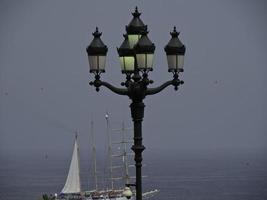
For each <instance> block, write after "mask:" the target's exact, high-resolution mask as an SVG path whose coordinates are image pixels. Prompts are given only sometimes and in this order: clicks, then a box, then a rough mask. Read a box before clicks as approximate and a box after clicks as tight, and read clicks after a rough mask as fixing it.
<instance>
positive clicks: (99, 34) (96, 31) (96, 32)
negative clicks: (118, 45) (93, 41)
mask: <svg viewBox="0 0 267 200" xmlns="http://www.w3.org/2000/svg"><path fill="white" fill-rule="evenodd" d="M92 34H93V36H94V37H100V36H101V35H102V33H100V32H99V31H98V27H96V28H95V32H93V33H92Z"/></svg>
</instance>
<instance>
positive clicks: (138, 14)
mask: <svg viewBox="0 0 267 200" xmlns="http://www.w3.org/2000/svg"><path fill="white" fill-rule="evenodd" d="M141 14H142V13H140V12H139V11H138V7H137V6H135V10H134V12H133V13H132V15H133V16H134V17H140V15H141Z"/></svg>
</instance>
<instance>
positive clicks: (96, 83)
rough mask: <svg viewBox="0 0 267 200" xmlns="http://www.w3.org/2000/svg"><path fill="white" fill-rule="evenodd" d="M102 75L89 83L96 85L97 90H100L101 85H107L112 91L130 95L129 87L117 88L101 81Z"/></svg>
mask: <svg viewBox="0 0 267 200" xmlns="http://www.w3.org/2000/svg"><path fill="white" fill-rule="evenodd" d="M99 78H100V77H96V79H95V80H94V81H91V82H90V83H89V84H90V85H93V86H95V87H96V91H97V92H98V91H99V87H100V86H105V87H106V88H108V89H110V90H111V91H112V92H114V93H116V94H119V95H128V89H125V88H117V87H115V86H113V85H111V84H109V83H107V82H105V81H101V80H100V79H99Z"/></svg>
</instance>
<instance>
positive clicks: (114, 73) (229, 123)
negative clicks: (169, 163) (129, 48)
mask: <svg viewBox="0 0 267 200" xmlns="http://www.w3.org/2000/svg"><path fill="white" fill-rule="evenodd" d="M135 6H138V7H139V10H140V11H141V12H142V15H141V19H142V20H143V21H144V23H145V24H147V25H148V29H149V31H150V32H149V38H150V39H151V40H152V41H153V42H154V43H155V45H156V53H155V60H154V67H155V68H154V71H153V72H151V73H150V77H151V78H152V79H153V80H154V84H153V85H154V86H157V85H159V84H161V83H163V82H164V81H167V80H169V79H171V78H172V75H171V74H170V73H168V72H167V61H166V55H165V52H164V50H163V49H164V46H165V45H166V44H167V42H168V41H169V39H170V35H169V32H170V31H171V30H172V28H173V26H174V25H175V26H176V27H177V29H178V31H180V32H181V34H180V39H181V41H182V42H183V43H184V44H185V45H186V47H187V51H186V58H185V72H184V73H182V74H181V76H180V77H181V79H182V80H184V81H185V84H184V85H183V86H181V87H180V88H179V90H178V92H175V91H174V89H173V87H169V88H167V89H166V90H165V91H163V92H161V93H160V94H157V95H154V96H151V97H147V98H146V99H145V104H146V108H145V118H144V123H143V127H144V128H143V135H144V145H145V146H146V147H147V150H148V151H153V150H160V149H163V150H164V149H165V150H170V149H174V150H179V149H212V150H216V149H226V150H227V149H266V147H267V123H266V122H267V89H266V82H267V78H266V75H267V39H266V35H267V23H266V19H267V13H266V10H267V3H266V1H263V0H262V1H260V0H258V1H257V0H256V1H249V0H243V1H241V0H237V1H231V0H226V1H221V0H220V1H219V0H214V1H208V0H202V1H193V0H179V1H178V0H176V1H174V0H172V1H163V0H161V1H160V0H153V1H152V0H146V1H137V0H134V1H124V0H119V1H71V0H68V1H66V0H58V1H41V0H39V1H38V0H37V1H31V0H28V1H8V0H1V2H0V36H1V37H0V156H3V155H5V154H20V153H26V152H33V153H41V154H43V153H52V152H64V151H65V150H68V151H67V152H68V154H69V153H70V152H71V150H70V149H72V144H73V139H74V131H75V130H76V129H78V130H79V142H80V144H81V148H84V149H86V148H87V149H88V148H89V146H90V144H91V141H90V138H89V132H90V121H91V120H93V121H94V124H95V134H96V145H97V148H98V149H102V150H103V149H104V146H105V144H106V121H105V113H106V112H107V111H108V112H109V113H110V123H111V126H112V128H119V127H120V126H121V123H122V121H124V122H125V124H126V126H127V127H128V126H130V127H131V126H132V123H131V118H130V109H129V104H130V101H129V99H128V98H127V97H121V96H118V95H115V94H113V93H112V92H110V91H109V90H107V89H105V88H101V89H100V92H98V93H97V92H96V91H95V89H94V88H93V87H91V86H89V85H88V82H89V80H93V75H91V74H89V73H88V61H87V55H86V51H85V48H86V46H87V45H88V44H89V43H90V41H91V40H92V38H93V37H92V35H91V33H92V32H93V31H94V29H95V27H96V26H98V27H99V29H100V31H101V32H103V35H102V39H103V41H104V43H105V44H106V45H107V46H108V48H109V49H108V58H107V64H106V66H107V70H106V73H105V74H103V75H102V79H103V80H106V81H108V82H110V83H113V84H115V85H117V86H120V83H121V82H122V81H123V80H124V79H125V77H124V75H122V74H121V72H120V66H119V60H118V55H117V52H116V47H118V46H119V45H120V44H121V42H122V40H123V37H122V35H123V34H124V33H125V25H127V24H128V23H129V22H130V20H131V19H132V16H131V12H132V11H133V10H134V7H135ZM147 150H146V151H147Z"/></svg>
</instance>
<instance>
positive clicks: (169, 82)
mask: <svg viewBox="0 0 267 200" xmlns="http://www.w3.org/2000/svg"><path fill="white" fill-rule="evenodd" d="M169 85H173V80H171V81H167V82H166V83H163V84H162V85H161V86H159V87H156V88H149V89H147V91H146V95H153V94H157V93H159V92H161V91H162V90H163V89H165V88H166V87H168V86H169Z"/></svg>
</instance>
